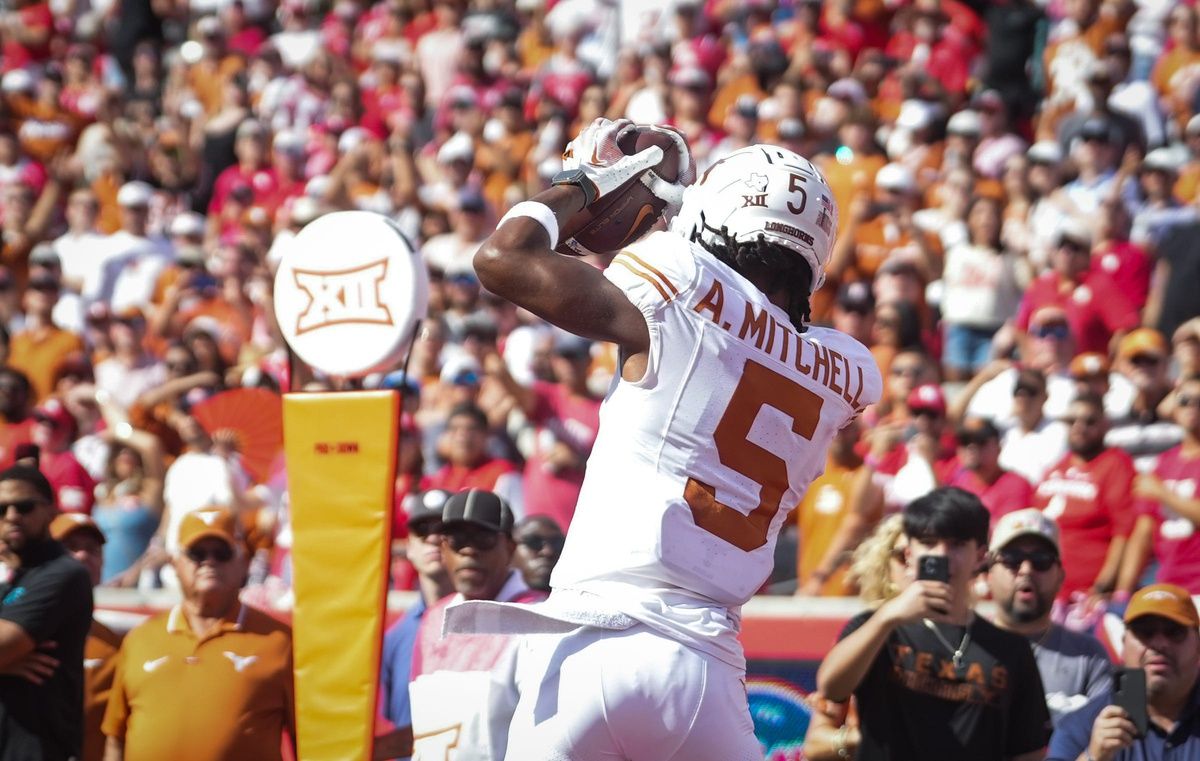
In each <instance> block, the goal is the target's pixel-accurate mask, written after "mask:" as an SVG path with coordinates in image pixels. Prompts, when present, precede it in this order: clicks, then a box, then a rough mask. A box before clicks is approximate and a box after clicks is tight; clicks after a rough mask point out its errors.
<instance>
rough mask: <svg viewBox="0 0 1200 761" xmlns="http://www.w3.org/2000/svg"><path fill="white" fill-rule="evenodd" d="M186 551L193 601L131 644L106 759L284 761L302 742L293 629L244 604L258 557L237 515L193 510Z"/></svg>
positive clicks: (183, 531) (148, 625)
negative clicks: (252, 556) (290, 747)
mask: <svg viewBox="0 0 1200 761" xmlns="http://www.w3.org/2000/svg"><path fill="white" fill-rule="evenodd" d="M179 548H180V549H179V554H178V555H177V556H176V557H175V559H174V565H175V571H176V573H177V574H178V576H179V581H180V586H181V587H182V594H183V601H182V602H181V603H180V604H178V605H176V606H175V607H174V608H172V609H171V610H169V611H166V612H163V613H159V614H158V615H156V616H153V617H151V618H150V619H149V620H147V621H146V622H145V623H143V624H141V625H140V626H138V627H136V628H135V629H133V631H131V632H130V633H129V634H128V636H126V638H125V641H124V642H123V643H122V644H121V652H120V655H119V656H118V660H117V668H116V676H115V678H114V679H113V686H112V695H111V697H110V698H109V701H108V709H107V710H106V711H105V714H104V723H103V729H104V733H105V734H106V735H107V736H108V742H107V747H106V750H105V756H104V758H105V759H106V761H122V760H123V759H125V758H126V757H128V758H131V759H139V758H176V757H179V755H180V753H181V750H182V749H186V751H185V755H186V757H187V758H188V759H189V761H234V760H235V759H236V760H241V759H245V760H246V761H249V760H250V759H254V760H255V761H279V760H280V759H281V758H282V756H281V752H280V748H281V740H282V739H283V735H284V733H286V734H287V735H288V736H289V737H290V738H291V739H292V740H293V742H294V739H295V705H294V703H295V693H294V689H293V685H292V637H291V630H290V629H289V628H288V627H287V626H285V625H284V624H282V623H280V622H279V621H277V620H275V619H274V618H272V617H271V616H269V615H267V614H266V613H263V612H262V611H259V610H256V609H254V608H251V607H249V606H247V605H243V604H242V603H241V602H239V601H238V593H239V591H240V590H241V587H242V584H243V583H244V582H245V580H246V574H247V570H248V567H249V560H248V557H247V553H246V546H245V543H244V541H243V538H242V535H241V531H240V527H239V525H238V521H237V518H235V517H234V515H233V514H232V513H230V512H228V511H226V510H223V509H217V508H212V509H203V510H196V511H193V512H191V513H188V514H187V515H186V516H185V517H184V519H183V520H182V521H181V522H180V526H179ZM185 695H186V699H184V696H185Z"/></svg>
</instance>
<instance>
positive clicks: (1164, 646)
mask: <svg viewBox="0 0 1200 761" xmlns="http://www.w3.org/2000/svg"><path fill="white" fill-rule="evenodd" d="M1197 626H1200V615H1197V613H1196V606H1195V604H1194V603H1193V602H1192V598H1191V596H1190V595H1188V592H1187V590H1186V589H1184V588H1182V587H1177V586H1175V585H1174V584H1153V585H1151V586H1148V587H1143V588H1142V589H1140V590H1138V592H1137V594H1135V595H1134V596H1133V597H1132V598H1131V599H1130V601H1129V607H1128V608H1126V609H1125V634H1124V635H1123V637H1122V639H1121V643H1122V650H1121V663H1122V665H1124V666H1127V667H1129V668H1140V669H1142V670H1143V671H1144V672H1145V674H1146V714H1147V717H1148V721H1147V722H1146V727H1147V729H1146V734H1145V736H1143V737H1137V736H1136V729H1135V728H1134V724H1133V722H1132V721H1130V717H1129V714H1128V713H1127V712H1126V711H1125V709H1123V708H1121V707H1118V706H1115V705H1110V704H1111V703H1112V702H1113V700H1112V695H1111V693H1110V692H1109V691H1105V692H1104V693H1102V694H1100V695H1098V696H1096V697H1094V698H1092V699H1091V700H1089V701H1088V702H1087V703H1086V704H1085V705H1084V706H1083V707H1082V708H1080V709H1079V710H1078V711H1075V712H1074V713H1071V714H1068V715H1067V716H1065V717H1063V720H1062V722H1061V723H1060V724H1059V725H1058V726H1057V727H1056V728H1055V730H1054V735H1053V736H1052V737H1051V738H1050V749H1049V752H1048V753H1047V756H1046V758H1047V761H1159V760H1160V759H1179V760H1180V761H1194V760H1195V759H1200V690H1197V688H1196V681H1197V676H1200V673H1198V671H1200V665H1198V664H1200V631H1197Z"/></svg>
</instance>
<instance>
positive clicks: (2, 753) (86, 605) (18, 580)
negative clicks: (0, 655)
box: [0, 541, 92, 761]
mask: <svg viewBox="0 0 1200 761" xmlns="http://www.w3.org/2000/svg"><path fill="white" fill-rule="evenodd" d="M22 563H23V566H22V568H21V569H20V570H18V571H17V573H16V574H15V575H14V577H13V578H12V579H11V580H10V581H9V582H8V583H5V584H0V619H4V620H6V621H11V622H12V623H14V624H16V625H18V626H20V627H21V628H22V629H24V630H25V633H26V634H28V635H29V637H30V638H31V639H32V640H33V641H34V642H36V643H38V644H39V645H42V644H43V643H45V642H54V643H55V647H54V649H53V650H49V651H48V652H49V653H51V654H52V655H53V656H54V657H55V658H57V659H58V660H59V665H58V668H56V669H55V671H54V675H53V676H52V677H50V679H48V680H46V682H44V683H43V684H41V685H34V684H32V683H30V682H28V681H26V680H24V679H21V678H19V677H15V676H0V761H65V760H66V759H69V758H74V757H76V756H78V755H79V750H80V745H81V743H82V732H83V646H84V643H85V642H86V641H87V633H88V629H89V628H90V627H91V623H92V580H91V578H90V577H89V576H88V572H87V569H85V568H84V567H83V566H82V565H80V564H79V563H78V562H76V561H75V559H74V558H72V557H71V556H69V555H67V554H66V551H65V550H64V549H63V547H62V545H61V544H59V543H58V542H54V541H47V542H44V543H41V544H39V545H38V546H36V547H32V548H30V550H29V551H28V552H27V553H23V554H22Z"/></svg>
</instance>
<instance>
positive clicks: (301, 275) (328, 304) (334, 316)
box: [294, 259, 393, 335]
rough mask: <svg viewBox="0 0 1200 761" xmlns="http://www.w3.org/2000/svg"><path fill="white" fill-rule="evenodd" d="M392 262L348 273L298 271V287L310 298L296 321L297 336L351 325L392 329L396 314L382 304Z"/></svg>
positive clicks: (384, 261)
mask: <svg viewBox="0 0 1200 761" xmlns="http://www.w3.org/2000/svg"><path fill="white" fill-rule="evenodd" d="M387 267H388V262H387V260H386V259H380V260H379V261H377V262H372V263H370V264H365V265H363V266H361V267H355V268H354V269H348V270H336V271H330V272H314V271H311V270H300V269H298V270H295V271H294V276H295V282H296V286H297V287H298V288H300V289H301V290H302V291H304V292H305V294H307V295H308V305H307V306H306V307H305V309H304V311H303V312H301V313H300V316H299V317H298V318H297V319H296V335H303V334H305V333H308V332H309V331H313V330H319V329H321V328H325V327H329V326H330V325H345V324H347V323H357V324H360V325H361V324H367V325H392V324H393V322H392V313H391V311H390V310H388V308H387V307H386V306H384V305H383V304H382V303H380V300H379V291H380V283H382V282H383V279H384V278H385V277H387Z"/></svg>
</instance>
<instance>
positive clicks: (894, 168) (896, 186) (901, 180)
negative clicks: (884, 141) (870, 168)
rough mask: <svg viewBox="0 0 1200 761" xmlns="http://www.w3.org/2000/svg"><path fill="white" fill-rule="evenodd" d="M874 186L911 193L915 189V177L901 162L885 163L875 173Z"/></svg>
mask: <svg viewBox="0 0 1200 761" xmlns="http://www.w3.org/2000/svg"><path fill="white" fill-rule="evenodd" d="M875 187H878V188H883V189H885V190H895V191H896V192H899V193H911V192H913V191H914V190H916V189H917V178H916V177H914V176H913V173H912V170H911V169H909V168H908V167H906V166H904V165H903V164H885V165H884V166H883V167H881V168H880V170H879V172H878V173H876V175H875Z"/></svg>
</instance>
